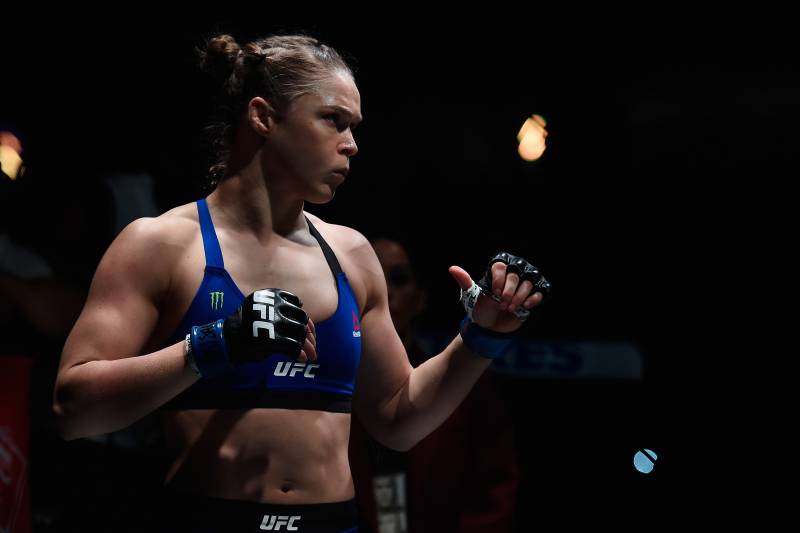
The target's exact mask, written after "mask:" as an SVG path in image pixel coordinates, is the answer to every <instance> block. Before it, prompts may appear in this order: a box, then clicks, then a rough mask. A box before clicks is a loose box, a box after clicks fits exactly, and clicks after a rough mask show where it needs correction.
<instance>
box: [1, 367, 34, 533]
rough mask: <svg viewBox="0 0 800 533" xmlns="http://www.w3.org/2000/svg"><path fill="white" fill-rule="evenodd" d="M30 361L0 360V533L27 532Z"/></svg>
mask: <svg viewBox="0 0 800 533" xmlns="http://www.w3.org/2000/svg"><path fill="white" fill-rule="evenodd" d="M32 368H33V359H32V358H30V357H7V356H2V357H0V533H30V531H31V507H30V493H29V490H28V440H29V438H30V402H29V394H30V384H31V370H32Z"/></svg>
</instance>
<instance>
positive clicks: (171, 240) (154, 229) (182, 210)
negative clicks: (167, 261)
mask: <svg viewBox="0 0 800 533" xmlns="http://www.w3.org/2000/svg"><path fill="white" fill-rule="evenodd" d="M198 220H199V219H198V216H197V209H196V208H195V204H194V203H191V204H185V205H181V206H178V207H174V208H172V209H170V210H169V211H166V212H165V213H163V214H161V215H159V216H157V217H142V218H137V219H136V220H134V221H133V222H131V223H130V224H128V226H127V227H126V228H125V229H124V230H123V231H122V233H121V234H120V236H122V235H123V234H126V233H127V234H128V235H127V237H128V238H133V239H136V240H145V241H150V242H152V244H179V243H181V242H185V241H189V240H191V239H193V238H194V237H195V236H196V235H197V230H198V226H199V221H198Z"/></svg>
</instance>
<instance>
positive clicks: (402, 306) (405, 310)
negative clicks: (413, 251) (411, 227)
mask: <svg viewBox="0 0 800 533" xmlns="http://www.w3.org/2000/svg"><path fill="white" fill-rule="evenodd" d="M372 247H373V248H374V249H375V255H377V256H378V261H380V263H381V267H383V274H384V276H385V277H386V287H387V289H388V292H389V312H390V313H391V315H392V322H393V323H394V327H395V329H396V330H397V332H398V333H399V334H400V336H401V337H402V336H403V335H405V334H406V333H407V332H408V330H409V326H410V324H411V322H412V321H413V320H414V318H416V317H417V316H418V315H419V314H420V313H422V311H423V310H424V309H425V292H424V291H423V290H422V289H421V288H420V287H419V286H418V285H417V281H416V278H415V277H414V271H413V269H412V268H411V263H410V262H409V258H408V253H407V252H406V250H405V249H404V248H403V247H402V246H401V245H400V243H398V242H396V241H392V240H389V239H377V240H376V241H374V242H373V243H372Z"/></svg>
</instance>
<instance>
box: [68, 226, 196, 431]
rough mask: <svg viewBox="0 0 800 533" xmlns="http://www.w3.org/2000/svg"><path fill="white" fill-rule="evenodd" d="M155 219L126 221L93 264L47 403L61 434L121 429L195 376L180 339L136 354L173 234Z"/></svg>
mask: <svg viewBox="0 0 800 533" xmlns="http://www.w3.org/2000/svg"><path fill="white" fill-rule="evenodd" d="M174 229H175V228H172V227H169V226H165V224H164V222H163V221H161V220H159V219H140V220H137V221H135V222H133V223H132V224H131V225H130V226H128V227H127V228H126V229H125V230H124V231H123V232H122V233H121V234H120V235H119V237H117V239H116V240H115V241H114V243H113V244H112V245H111V247H110V248H109V249H108V251H107V252H106V254H105V256H104V257H103V259H102V261H101V262H100V265H99V266H98V268H97V272H96V273H95V276H94V279H93V280H92V286H91V289H90V291H89V296H88V298H87V301H86V305H85V306H84V308H83V311H82V312H81V315H80V317H79V318H78V321H77V322H76V324H75V326H74V327H73V329H72V332H71V333H70V335H69V338H68V339H67V342H66V344H65V346H64V351H63V354H62V357H61V366H60V368H59V372H58V377H57V379H56V386H55V393H54V403H53V409H54V411H55V413H56V415H57V418H58V421H59V428H60V431H61V434H62V436H63V437H64V438H67V439H73V438H78V437H84V436H88V435H93V434H100V433H108V432H111V431H115V430H118V429H121V428H124V427H126V426H128V425H130V424H131V423H133V422H135V421H136V420H138V419H139V418H141V417H143V416H144V415H146V414H148V413H150V412H152V411H153V410H155V409H157V408H158V407H159V406H161V405H163V404H164V403H166V402H167V401H168V400H170V399H171V398H173V397H174V396H176V395H177V394H178V393H180V392H181V391H183V390H184V389H186V388H187V387H189V386H190V385H191V384H192V383H194V382H195V381H196V380H197V377H196V375H195V373H194V372H193V371H192V370H191V369H190V368H189V367H188V366H187V364H186V361H185V356H184V346H183V343H182V342H179V343H176V344H174V345H172V346H169V347H167V348H164V349H162V350H159V351H156V352H153V353H149V354H146V355H142V356H140V357H135V356H139V355H140V354H141V353H142V350H143V349H144V346H145V345H146V343H147V341H148V340H149V338H150V336H151V334H152V332H153V330H154V329H155V326H156V324H157V322H158V317H159V302H160V301H161V298H163V297H164V295H165V294H166V293H167V289H168V287H169V276H170V272H171V267H170V265H171V264H172V261H174V258H176V257H180V256H179V252H180V251H181V247H180V243H179V239H178V240H176V239H175V238H174V237H171V235H172V233H169V232H170V230H174Z"/></svg>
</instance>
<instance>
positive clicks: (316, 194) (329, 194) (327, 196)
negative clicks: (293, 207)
mask: <svg viewBox="0 0 800 533" xmlns="http://www.w3.org/2000/svg"><path fill="white" fill-rule="evenodd" d="M335 195H336V186H335V185H328V184H325V185H322V187H320V188H319V189H317V190H315V191H313V192H312V193H311V194H310V195H309V196H308V198H306V202H309V203H312V204H327V203H328V202H330V201H331V200H333V197H334V196H335Z"/></svg>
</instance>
